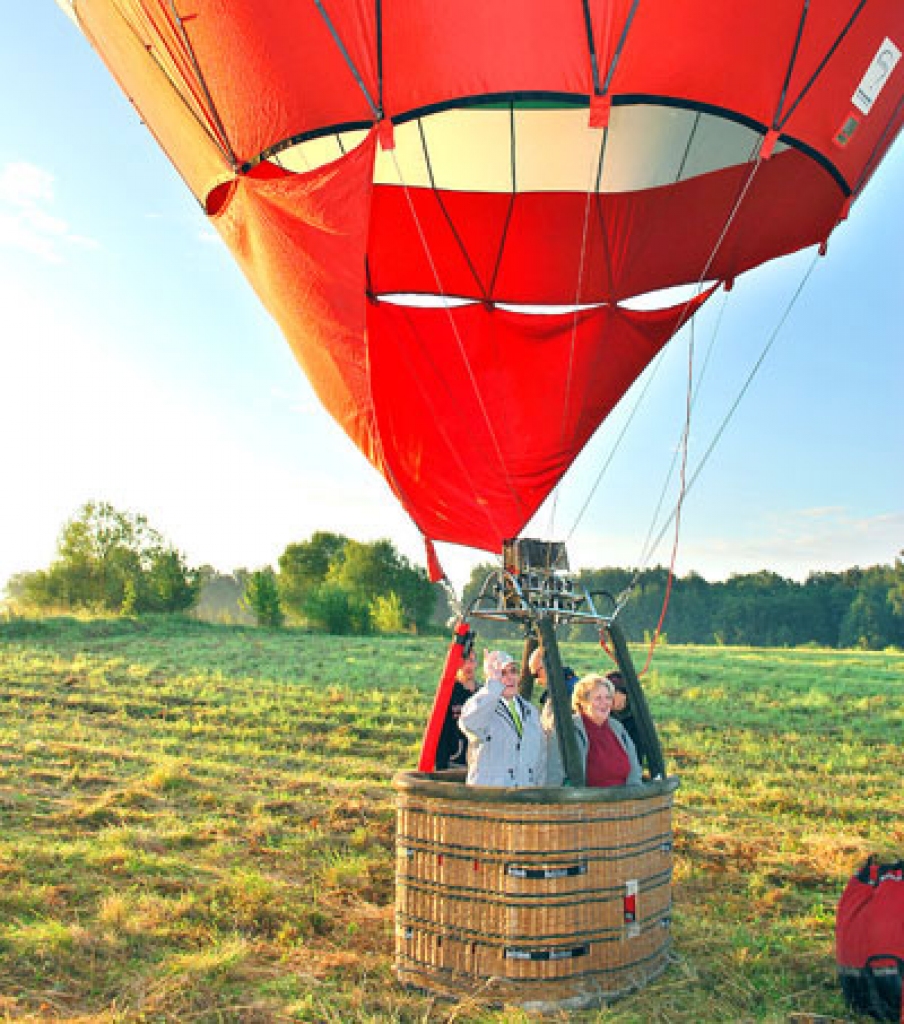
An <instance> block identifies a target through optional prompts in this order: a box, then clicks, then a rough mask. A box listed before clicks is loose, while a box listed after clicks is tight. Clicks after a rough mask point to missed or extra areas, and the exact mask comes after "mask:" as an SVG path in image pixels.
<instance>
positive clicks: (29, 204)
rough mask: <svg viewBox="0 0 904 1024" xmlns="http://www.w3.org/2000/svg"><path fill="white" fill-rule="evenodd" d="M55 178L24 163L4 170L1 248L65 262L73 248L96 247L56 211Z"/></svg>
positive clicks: (0, 170) (0, 181)
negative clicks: (54, 210) (66, 253)
mask: <svg viewBox="0 0 904 1024" xmlns="http://www.w3.org/2000/svg"><path fill="white" fill-rule="evenodd" d="M54 201H55V197H54V191H53V175H52V174H50V172H49V171H45V170H43V169H42V168H40V167H36V166H35V165H34V164H29V163H25V162H24V161H19V162H14V163H9V164H6V166H4V167H2V168H0V247H3V248H7V249H16V250H20V251H22V252H27V253H30V254H31V255H32V256H37V257H38V258H39V259H42V260H45V261H46V262H48V263H62V262H63V253H64V250H65V249H66V248H67V247H69V246H78V247H80V248H96V247H97V243H96V242H95V241H94V240H93V239H90V238H86V237H84V236H82V235H78V234H75V233H74V232H73V231H72V230H71V229H70V226H69V224H68V223H67V222H66V221H65V220H63V219H62V218H60V217H58V216H56V215H55V214H54V213H53V212H52V207H53V204H54Z"/></svg>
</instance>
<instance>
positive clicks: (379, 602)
mask: <svg viewBox="0 0 904 1024" xmlns="http://www.w3.org/2000/svg"><path fill="white" fill-rule="evenodd" d="M370 621H371V622H372V623H373V627H374V629H375V630H376V631H377V632H378V633H403V632H404V631H405V609H404V608H403V607H402V599H401V598H400V597H399V595H398V594H397V593H396V592H395V591H394V590H393V591H390V592H389V593H388V594H377V596H376V597H375V598H374V599H373V601H371V603H370Z"/></svg>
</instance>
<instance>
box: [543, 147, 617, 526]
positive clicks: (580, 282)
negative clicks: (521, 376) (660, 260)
mask: <svg viewBox="0 0 904 1024" xmlns="http://www.w3.org/2000/svg"><path fill="white" fill-rule="evenodd" d="M587 130H588V131H595V130H596V129H587ZM599 131H600V151H601V152H602V150H603V139H604V138H605V136H606V134H607V131H606V129H600V130H599ZM597 164H598V160H597V159H594V160H593V161H591V165H590V174H589V181H588V182H587V191H586V193H585V196H584V222H583V225H582V228H581V253H580V259H579V262H578V275H577V281H576V282H575V292H574V307H575V308H574V309H573V310H572V313H571V337H570V340H569V345H568V365H567V369H566V372H565V400H564V402H563V403H562V415H561V418H560V420H559V447H560V448H561V447H562V445H563V444H564V442H565V423H566V421H567V419H568V412H569V406H570V405H571V385H572V380H573V377H574V349H575V343H576V339H577V332H578V316H579V315H580V310H578V308H577V307H578V305H579V304H580V298H581V290H582V288H583V286H584V265H585V261H586V256H587V238H588V235H589V230H588V225H589V223H590V197H591V196H592V195H594V175H595V173H596V174H597V180H602V170H601V169H600V170H599V171H598V172H597ZM558 504H559V484H558V482H557V483H556V486H555V488H554V490H553V497H552V502H551V504H550V509H549V536H553V530H554V528H555V518H556V510H557V508H558Z"/></svg>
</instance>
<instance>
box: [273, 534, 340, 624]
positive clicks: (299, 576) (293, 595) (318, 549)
mask: <svg viewBox="0 0 904 1024" xmlns="http://www.w3.org/2000/svg"><path fill="white" fill-rule="evenodd" d="M347 543H348V538H347V537H343V536H342V535H341V534H338V533H329V532H328V531H324V530H320V531H318V532H317V533H314V534H312V535H311V539H310V540H306V541H303V542H302V543H299V544H289V545H288V546H287V547H286V549H285V551H283V553H282V554H281V555H280V556H279V593H280V597H281V598H282V602H283V606H284V607H285V608H286V610H287V611H290V612H294V613H296V614H298V615H302V614H304V607H305V602H306V600H307V598H308V596H309V595H310V594H311V593H313V591H315V590H317V589H318V587H320V585H321V584H322V583H323V581H324V580H325V579H326V577H327V573H328V572H329V571H330V567H331V566H332V565H333V563H334V562H335V561H337V560H338V559H339V558H340V557H341V555H342V552H343V551H344V550H345V545H346V544H347Z"/></svg>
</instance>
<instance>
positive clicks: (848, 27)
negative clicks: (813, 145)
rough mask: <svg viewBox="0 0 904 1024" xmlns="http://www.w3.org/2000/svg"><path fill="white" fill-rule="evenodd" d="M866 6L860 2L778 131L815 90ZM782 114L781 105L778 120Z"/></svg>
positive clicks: (864, 1)
mask: <svg viewBox="0 0 904 1024" xmlns="http://www.w3.org/2000/svg"><path fill="white" fill-rule="evenodd" d="M865 6H866V0H860V3H859V4H858V5H857V7H856V9H855V10H854V13H853V14H852V15H851V16H850V18H849V19H848V22H847V24H846V25H845V26H844V28H843V29H842V30H841V32H839V34H838V36H837V38H836V39H835V42H834V43H832V45H831V46H830V47H829V49H828V52H827V53H826V55H825V57H823V58H822V60H821V61H820V62H819V65H818V66H817V68H816V70H815V71H814V72H813V74H812V75H811V76H810V78H809V79H808V80H807V81H806V83H805V84H804V86H803V88H802V89H801V90H800V92H799V93H798V95H797V99H795V100H794V102H793V103H792V104H791V106H790V107H789V108H788V112H787V113H786V114H785V115H784V116H783V117H782V118H781V120H776V122H775V126H776V128H778V129H781V128H784V126H785V125H786V124H787V123H788V120H789V119H790V117H791V115H792V114H793V113H794V111H795V110H797V108H798V106H800V103H801V101H802V100H803V98H804V96H806V94H807V93H808V92H809V91H810V89H812V88H813V85H814V83H815V82H816V79H817V78H819V76H820V75H821V74H822V72H823V70H824V69H825V66H826V65H827V64H828V63H829V61H830V60H831V59H832V57H833V55H834V53H835V51H836V50H837V49H838V47H839V46H840V45H841V43H842V42H843V41H844V38H845V36H846V35H847V34H848V32H850V30H851V27H852V26H853V24H854V22H855V21H856V20H857V19H858V18H859V17H860V12H861V11H862V10H863V8H864V7H865ZM788 78H789V80H790V70H789V74H788ZM782 100H783V101H784V96H783V97H782ZM780 113H781V105H780V106H779V110H778V111H777V112H776V118H777V117H778V115H779V114H780Z"/></svg>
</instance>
